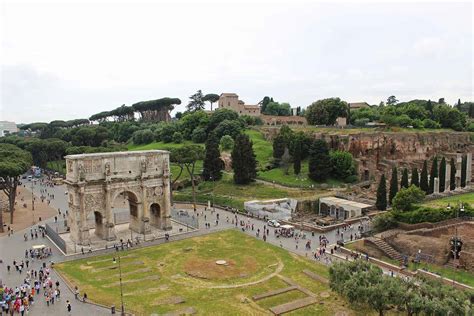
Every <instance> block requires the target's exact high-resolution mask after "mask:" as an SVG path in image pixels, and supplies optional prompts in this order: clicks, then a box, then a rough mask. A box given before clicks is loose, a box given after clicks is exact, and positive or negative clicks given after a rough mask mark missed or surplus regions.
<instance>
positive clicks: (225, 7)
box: [0, 1, 473, 122]
mask: <svg viewBox="0 0 474 316" xmlns="http://www.w3.org/2000/svg"><path fill="white" fill-rule="evenodd" d="M471 9H472V6H471V5H470V4H459V3H455V4H440V3H432V4H430V3H422V4H420V3H418V4H411V3H398V4H375V3H356V4H346V3H319V4H315V3H311V2H309V1H305V2H300V1H297V2H295V1H292V2H289V1H288V2H278V1H277V2H274V1H271V2H268V3H262V2H255V1H245V2H243V3H238V4H237V3H223V2H215V1H214V2H207V3H192V2H182V1H180V2H167V3H166V2H154V1H147V2H146V3H141V2H140V3H135V2H120V3H114V2H113V1H108V2H100V3H96V2H95V1H88V2H83V3H67V4H62V3H50V2H41V3H36V4H31V3H18V2H8V3H5V4H4V5H3V7H2V11H1V14H0V20H1V22H0V23H1V27H2V32H1V35H0V36H1V40H0V43H1V44H0V45H1V48H0V53H1V55H2V56H1V59H0V67H1V69H0V73H1V77H0V78H1V80H2V83H1V86H0V87H1V89H0V94H1V96H0V115H1V116H2V119H9V120H16V121H24V122H27V121H36V120H46V121H48V120H53V119H71V118H74V117H88V116H90V115H91V114H93V113H96V112H99V111H103V110H109V109H112V108H114V107H116V106H119V105H121V104H124V103H125V104H132V103H134V102H137V101H141V100H147V99H152V98H159V97H163V96H172V97H179V98H181V99H182V101H183V105H182V106H180V107H179V108H178V109H179V110H183V109H184V105H185V104H186V103H187V97H188V96H189V95H191V94H192V93H193V92H194V91H195V90H197V89H202V90H203V91H204V92H206V93H210V92H213V93H220V92H236V93H238V94H239V95H240V97H241V98H242V99H243V100H245V101H247V102H249V103H255V102H258V101H259V100H261V99H262V97H263V96H265V95H271V96H273V97H274V98H275V99H276V100H280V101H288V102H290V103H292V104H293V105H302V106H306V105H308V104H310V103H311V102H313V101H315V100H316V99H318V98H324V97H331V96H340V97H341V98H344V99H346V100H348V101H352V100H356V101H362V100H366V101H368V102H370V103H378V102H379V101H380V100H382V99H386V98H387V96H388V95H391V94H394V93H395V94H396V95H397V97H398V98H399V99H411V98H413V97H414V96H415V95H416V97H419V96H420V95H421V96H425V97H426V98H430V97H431V98H433V97H432V95H433V94H436V95H438V94H439V93H443V96H444V97H445V98H446V99H447V100H448V101H451V102H454V101H455V100H457V98H458V97H460V98H461V99H468V98H472V90H473V89H472V38H473V32H472V27H471V24H470V23H471V22H470V21H472V11H471ZM446 12H450V14H449V15H448V14H446ZM448 87H449V88H448Z"/></svg>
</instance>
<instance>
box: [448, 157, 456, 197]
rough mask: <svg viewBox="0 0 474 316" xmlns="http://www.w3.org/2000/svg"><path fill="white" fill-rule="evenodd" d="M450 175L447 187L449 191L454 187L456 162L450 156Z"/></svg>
mask: <svg viewBox="0 0 474 316" xmlns="http://www.w3.org/2000/svg"><path fill="white" fill-rule="evenodd" d="M450 164H451V175H450V177H449V189H450V190H451V191H453V190H455V189H456V163H455V162H454V158H451V162H450Z"/></svg>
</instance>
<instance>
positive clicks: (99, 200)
mask: <svg viewBox="0 0 474 316" xmlns="http://www.w3.org/2000/svg"><path fill="white" fill-rule="evenodd" d="M84 208H85V210H86V211H87V212H90V211H99V212H101V211H103V210H105V199H104V196H103V195H102V194H85V195H84Z"/></svg>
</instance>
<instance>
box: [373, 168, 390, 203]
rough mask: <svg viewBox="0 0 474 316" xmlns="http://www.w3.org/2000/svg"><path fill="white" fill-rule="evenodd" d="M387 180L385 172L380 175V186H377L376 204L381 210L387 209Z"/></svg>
mask: <svg viewBox="0 0 474 316" xmlns="http://www.w3.org/2000/svg"><path fill="white" fill-rule="evenodd" d="M386 182H387V181H386V180H385V174H382V176H381V177H380V182H379V186H378V188H377V201H376V202H375V206H376V207H377V209H378V210H380V211H385V210H386V209H387V183H386Z"/></svg>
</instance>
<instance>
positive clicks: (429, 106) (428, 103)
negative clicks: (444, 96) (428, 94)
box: [426, 100, 433, 114]
mask: <svg viewBox="0 0 474 316" xmlns="http://www.w3.org/2000/svg"><path fill="white" fill-rule="evenodd" d="M426 110H427V111H428V112H430V114H432V113H433V104H431V100H428V102H427V103H426Z"/></svg>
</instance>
